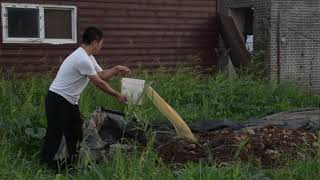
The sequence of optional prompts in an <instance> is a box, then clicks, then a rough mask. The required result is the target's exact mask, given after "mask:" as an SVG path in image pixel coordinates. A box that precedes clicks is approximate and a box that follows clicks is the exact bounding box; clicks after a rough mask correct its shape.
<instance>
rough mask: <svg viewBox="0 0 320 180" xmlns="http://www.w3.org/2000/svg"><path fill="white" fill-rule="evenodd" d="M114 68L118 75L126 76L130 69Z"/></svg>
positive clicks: (118, 66)
mask: <svg viewBox="0 0 320 180" xmlns="http://www.w3.org/2000/svg"><path fill="white" fill-rule="evenodd" d="M114 68H116V70H117V74H118V75H126V74H129V73H130V69H129V68H128V67H127V66H121V65H117V66H115V67H114Z"/></svg>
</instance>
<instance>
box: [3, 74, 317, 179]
mask: <svg viewBox="0 0 320 180" xmlns="http://www.w3.org/2000/svg"><path fill="white" fill-rule="evenodd" d="M1 77H3V76H1ZM131 77H134V78H141V79H146V80H147V81H148V82H151V81H152V82H153V84H152V87H153V88H154V89H155V90H156V91H157V92H158V93H159V94H160V95H161V96H162V97H163V98H164V99H165V100H167V101H168V102H169V104H170V105H172V107H173V108H175V109H176V110H177V112H179V113H180V115H181V116H182V117H183V118H184V119H185V120H186V121H187V122H192V121H201V120H209V119H210V120H222V119H230V120H234V121H244V120H247V119H249V118H252V117H262V116H265V115H268V114H272V113H276V112H280V111H285V110H291V109H296V108H305V107H320V96H318V95H312V94H310V93H307V92H306V91H304V90H303V89H300V88H298V87H296V86H294V85H292V84H290V83H283V84H276V83H273V82H269V81H265V80H256V79H255V78H254V77H253V76H251V75H243V76H242V77H240V78H238V79H233V80H231V79H228V78H226V76H225V75H223V74H218V75H206V76H203V75H199V74H197V73H194V72H192V71H190V70H188V69H180V70H178V71H177V72H176V73H173V74H169V73H164V72H162V71H159V72H157V73H153V74H150V73H146V72H135V73H134V75H132V76H131ZM119 80H120V79H119V78H115V79H113V80H111V81H110V83H111V84H112V86H113V87H115V88H116V89H118V90H119V89H120V83H119V82H120V81H119ZM51 81H52V77H50V76H42V77H39V76H38V77H33V76H28V77H26V78H24V79H21V78H15V77H11V78H10V79H4V78H2V79H0V107H1V108H0V143H1V146H0V179H70V178H74V179H111V178H114V179H317V177H318V174H320V168H319V167H320V159H319V158H315V159H308V158H306V159H304V160H301V161H297V162H290V163H288V165H287V166H285V167H283V168H278V169H259V168H258V167H254V166H252V165H250V164H245V163H241V162H238V163H235V164H223V165H217V166H208V165H206V164H193V163H190V164H186V165H180V166H174V167H172V166H167V165H164V164H163V163H161V162H160V161H159V159H158V158H157V156H156V154H155V153H154V152H153V151H152V150H151V149H149V150H146V151H144V152H142V153H141V152H132V153H129V154H126V153H121V152H119V153H117V154H116V155H115V156H114V157H113V159H112V160H111V161H110V162H108V163H104V164H94V163H91V164H90V165H88V166H85V165H81V164H80V165H79V166H80V167H79V168H78V169H76V172H75V173H73V174H69V173H68V172H64V171H62V172H60V174H55V173H53V172H51V171H49V170H47V169H46V168H45V167H43V166H41V165H40V164H39V163H38V152H39V148H40V144H41V140H39V139H36V138H32V137H31V136H29V135H27V134H26V133H25V130H26V128H37V127H45V125H46V119H45V115H44V98H45V95H46V93H47V90H48V87H49V85H50V83H51ZM98 106H103V107H107V108H111V109H116V110H122V111H126V112H127V113H128V115H132V112H133V111H134V112H135V113H136V116H138V118H139V119H141V120H142V121H144V122H154V121H166V120H165V118H164V117H163V116H162V115H161V114H160V113H159V112H158V111H157V110H156V109H155V107H154V106H153V105H152V104H151V102H150V101H148V100H147V99H145V101H144V104H143V105H142V106H141V107H135V108H132V107H125V106H123V105H119V104H118V103H117V102H116V101H115V99H114V98H112V97H110V96H108V95H106V94H104V93H103V92H101V91H99V90H97V89H96V88H94V87H93V86H91V85H89V86H88V87H87V88H86V90H85V91H84V92H83V94H82V96H81V101H80V109H81V112H82V114H83V115H84V117H86V118H88V116H89V114H90V112H92V111H93V110H94V109H95V108H96V107H98ZM319 179H320V178H319Z"/></svg>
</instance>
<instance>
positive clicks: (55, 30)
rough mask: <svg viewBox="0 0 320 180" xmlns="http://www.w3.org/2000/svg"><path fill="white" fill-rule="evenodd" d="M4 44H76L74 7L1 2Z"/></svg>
mask: <svg viewBox="0 0 320 180" xmlns="http://www.w3.org/2000/svg"><path fill="white" fill-rule="evenodd" d="M1 6H2V11H1V12H2V13H1V16H2V37H3V38H2V41H3V43H51V44H66V43H77V32H76V27H77V25H76V22H77V21H76V7H75V6H60V5H45V4H41V5H40V4H12V3H2V4H1Z"/></svg>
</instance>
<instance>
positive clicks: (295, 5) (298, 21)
mask: <svg viewBox="0 0 320 180" xmlns="http://www.w3.org/2000/svg"><path fill="white" fill-rule="evenodd" d="M271 15H272V16H271V22H272V30H271V34H272V36H271V47H272V48H271V79H274V80H275V79H277V76H278V75H280V76H279V78H280V80H281V81H294V82H297V83H298V84H300V85H302V86H305V87H309V88H311V89H317V90H319V89H320V1H319V0H304V1H301V0H273V1H272V13H271ZM278 27H279V32H280V33H279V35H280V36H279V37H280V38H279V41H277V31H278ZM277 42H279V47H280V48H279V53H280V56H279V58H278V57H277V54H278V53H277V52H278V48H277ZM278 64H279V65H280V66H278ZM278 68H279V70H280V74H278V73H277V70H278ZM277 74H278V75H277Z"/></svg>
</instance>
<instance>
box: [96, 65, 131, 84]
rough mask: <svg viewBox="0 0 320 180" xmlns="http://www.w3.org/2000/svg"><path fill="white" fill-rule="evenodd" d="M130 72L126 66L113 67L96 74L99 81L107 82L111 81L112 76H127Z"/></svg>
mask: <svg viewBox="0 0 320 180" xmlns="http://www.w3.org/2000/svg"><path fill="white" fill-rule="evenodd" d="M129 72H130V69H129V68H128V67H126V66H120V65H118V66H115V67H113V68H111V69H106V70H103V71H101V72H98V75H99V77H100V78H101V79H103V80H105V81H107V80H109V79H111V78H112V77H113V76H116V75H119V74H127V73H129Z"/></svg>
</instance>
